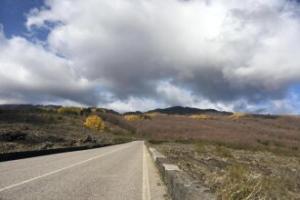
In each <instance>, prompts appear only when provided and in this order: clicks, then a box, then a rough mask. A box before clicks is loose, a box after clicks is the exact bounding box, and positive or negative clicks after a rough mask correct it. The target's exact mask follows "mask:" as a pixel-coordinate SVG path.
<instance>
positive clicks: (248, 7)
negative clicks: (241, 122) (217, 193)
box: [0, 0, 300, 114]
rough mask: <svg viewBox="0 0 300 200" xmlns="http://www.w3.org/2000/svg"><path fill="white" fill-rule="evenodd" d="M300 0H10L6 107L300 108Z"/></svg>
mask: <svg viewBox="0 0 300 200" xmlns="http://www.w3.org/2000/svg"><path fill="white" fill-rule="evenodd" d="M299 44H300V4H299V3H298V2H297V1H295V0H244V1H240V0H164V1H161V0H85V1H82V0H46V1H43V0H1V1H0V104H15V103H22V104H23V103H24V104H28V103H30V104H62V105H66V106H99V107H107V108H111V109H115V110H117V111H121V112H124V111H135V110H142V111H144V110H149V109H153V108H157V107H168V106H175V105H176V106H177V105H181V106H192V107H198V108H214V109H218V110H225V111H234V112H255V113H272V114H299V113H300V45H299Z"/></svg>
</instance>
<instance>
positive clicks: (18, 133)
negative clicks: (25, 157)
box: [0, 105, 135, 153]
mask: <svg viewBox="0 0 300 200" xmlns="http://www.w3.org/2000/svg"><path fill="white" fill-rule="evenodd" d="M59 108H61V107H60V106H32V105H5V106H0V152H2V153H3V152H15V151H24V150H34V149H49V148H57V147H71V146H81V145H89V144H104V143H105V144H107V143H115V142H118V141H130V140H132V139H133V137H134V132H135V129H134V128H133V127H132V126H131V125H129V124H128V123H127V122H126V121H125V120H123V118H122V117H121V116H120V115H119V114H118V113H117V112H114V111H111V110H106V109H93V108H87V109H81V108H68V109H67V110H66V111H64V112H58V111H59ZM90 115H98V116H100V117H101V118H102V119H103V121H104V124H105V129H104V130H101V131H97V130H93V129H90V128H87V127H85V126H84V122H85V120H86V118H87V117H88V116H90Z"/></svg>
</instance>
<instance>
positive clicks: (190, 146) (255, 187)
mask: <svg viewBox="0 0 300 200" xmlns="http://www.w3.org/2000/svg"><path fill="white" fill-rule="evenodd" d="M152 145H154V146H155V147H156V148H157V149H159V150H160V151H161V152H162V153H164V154H165V155H167V157H168V159H169V160H170V161H171V162H173V163H176V164H178V166H179V167H180V168H181V169H183V170H184V171H186V172H188V174H189V175H190V176H191V177H192V178H193V179H195V180H197V181H200V183H201V184H203V185H205V186H207V187H208V188H210V190H211V192H213V193H215V194H216V195H217V197H218V199H222V200H223V199H224V200H228V199H232V200H242V199H243V200H246V199H278V200H279V199H280V200H281V199H299V198H300V157H299V155H297V154H294V152H293V150H291V149H287V151H290V153H289V155H283V154H282V153H278V152H277V151H272V150H271V149H268V150H267V149H265V148H262V149H259V148H258V149H255V148H253V149H249V148H245V149H244V148H242V147H239V148H236V146H234V145H233V146H231V145H223V144H222V143H214V142H207V141H198V142H163V143H157V142H156V144H152Z"/></svg>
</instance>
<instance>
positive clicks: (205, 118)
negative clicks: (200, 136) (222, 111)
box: [190, 114, 214, 120]
mask: <svg viewBox="0 0 300 200" xmlns="http://www.w3.org/2000/svg"><path fill="white" fill-rule="evenodd" d="M190 118H192V119H195V120H209V119H214V117H213V116H209V115H203V114H202V115H191V116H190Z"/></svg>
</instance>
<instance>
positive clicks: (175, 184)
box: [148, 147, 216, 200]
mask: <svg viewBox="0 0 300 200" xmlns="http://www.w3.org/2000/svg"><path fill="white" fill-rule="evenodd" d="M148 149H149V152H150V154H151V157H152V159H153V160H154V162H155V163H156V165H157V167H158V169H159V171H160V173H161V175H162V178H163V181H164V182H165V183H166V185H167V188H168V191H169V193H170V196H171V197H172V199H173V200H214V199H216V196H215V195H213V194H212V193H210V192H209V189H208V188H207V187H205V186H203V185H201V184H200V183H199V182H198V181H194V180H193V179H192V178H191V177H190V176H189V175H188V174H187V173H185V172H184V171H182V170H180V169H179V167H178V166H177V165H174V164H172V163H170V162H169V161H168V160H167V158H166V156H164V155H163V154H161V153H160V152H159V151H157V150H156V149H154V148H152V147H148Z"/></svg>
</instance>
